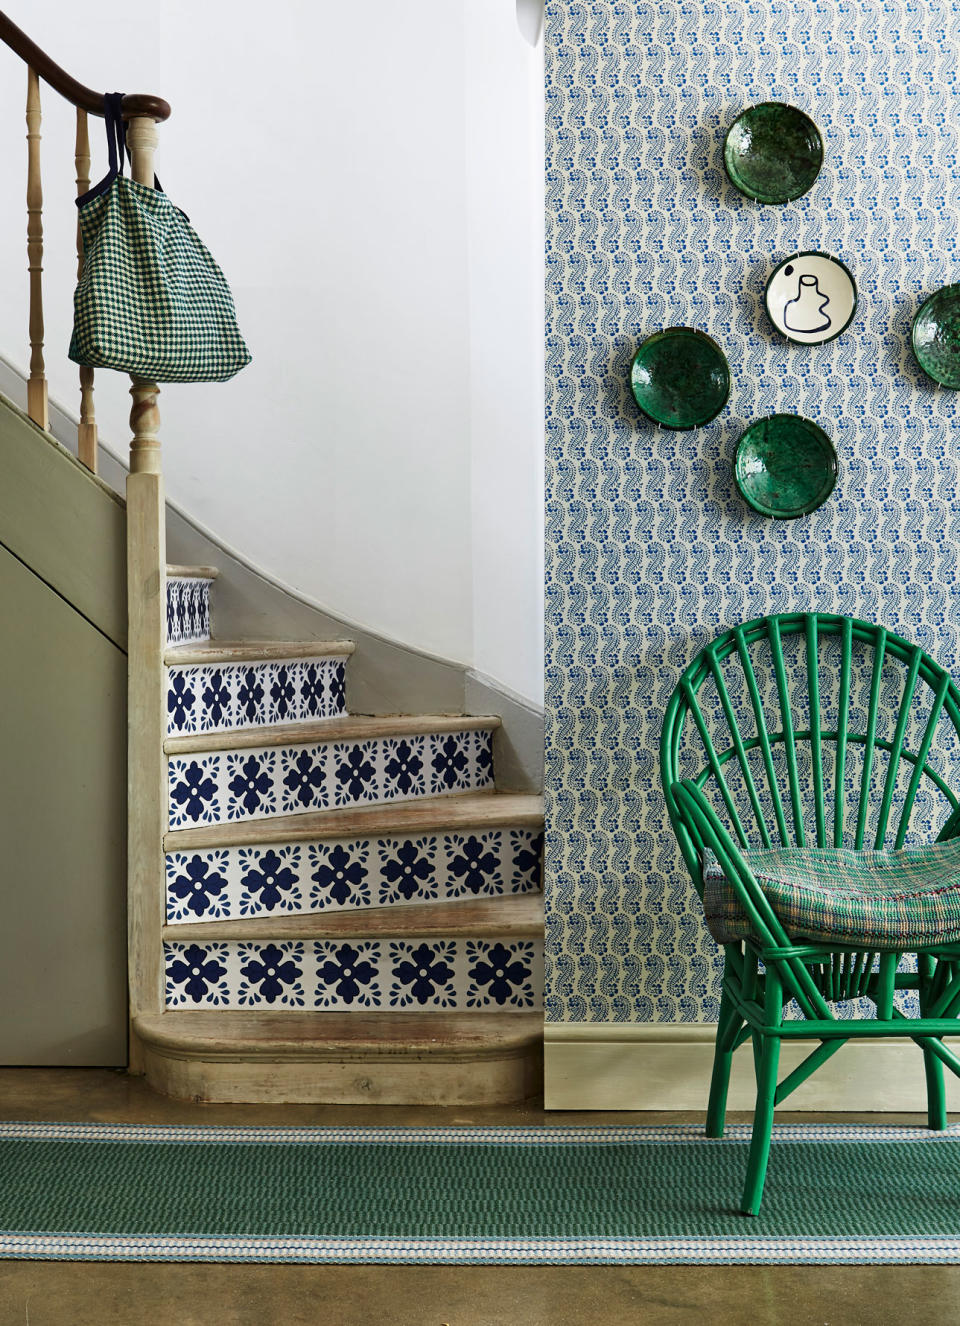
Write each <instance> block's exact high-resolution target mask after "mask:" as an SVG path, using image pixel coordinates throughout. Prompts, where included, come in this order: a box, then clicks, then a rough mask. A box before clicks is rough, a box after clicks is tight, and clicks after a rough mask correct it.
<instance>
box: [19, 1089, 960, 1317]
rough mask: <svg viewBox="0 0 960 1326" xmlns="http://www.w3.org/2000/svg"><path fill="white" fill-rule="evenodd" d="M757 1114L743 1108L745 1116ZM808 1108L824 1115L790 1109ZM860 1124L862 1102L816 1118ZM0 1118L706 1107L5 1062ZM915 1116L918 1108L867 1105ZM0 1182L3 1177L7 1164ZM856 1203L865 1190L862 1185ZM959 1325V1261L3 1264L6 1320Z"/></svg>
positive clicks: (501, 1117) (677, 1118)
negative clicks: (489, 1100)
mask: <svg viewBox="0 0 960 1326" xmlns="http://www.w3.org/2000/svg"><path fill="white" fill-rule="evenodd" d="M746 1117H748V1116H732V1117H731V1121H733V1120H734V1119H738V1120H742V1119H744V1118H746ZM780 1117H781V1118H782V1120H783V1121H784V1122H787V1121H789V1120H790V1119H791V1118H793V1119H797V1120H800V1121H803V1120H807V1121H810V1120H812V1119H813V1118H814V1117H815V1116H811V1115H809V1114H807V1115H789V1114H786V1113H785V1114H783V1115H782V1116H780ZM821 1117H822V1118H824V1119H832V1120H835V1121H837V1122H847V1123H849V1122H852V1121H854V1116H851V1115H830V1116H821ZM0 1118H3V1119H59V1120H64V1121H68V1120H69V1121H89V1122H104V1123H107V1122H109V1123H206V1124H217V1123H237V1124H375V1123H389V1124H414V1123H416V1124H423V1123H431V1124H432V1123H450V1124H463V1123H516V1124H524V1123H544V1122H545V1123H550V1124H557V1125H560V1124H564V1123H578V1122H585V1123H595V1124H601V1123H605V1124H612V1123H639V1122H644V1123H647V1122H649V1123H660V1122H671V1123H679V1122H692V1121H699V1120H700V1119H701V1118H702V1116H698V1115H678V1114H671V1115H653V1114H596V1113H594V1114H584V1115H577V1114H556V1113H551V1114H544V1113H543V1111H542V1110H541V1109H540V1108H539V1107H538V1104H537V1102H530V1103H529V1104H528V1105H526V1106H517V1107H511V1108H498V1109H475V1110H470V1109H463V1108H460V1109H449V1110H446V1109H416V1108H402V1107H383V1106H380V1107H378V1106H356V1107H343V1106H309V1105H288V1106H248V1105H193V1104H190V1103H188V1102H184V1101H171V1100H166V1099H164V1098H163V1097H161V1096H157V1095H155V1094H154V1093H153V1092H151V1091H149V1090H148V1089H147V1088H146V1087H145V1086H144V1084H143V1082H142V1081H140V1080H139V1079H135V1078H128V1077H127V1076H126V1075H125V1074H123V1073H116V1072H111V1071H106V1070H98V1069H33V1068H11V1069H0ZM856 1118H857V1119H859V1120H861V1121H863V1122H878V1123H879V1122H883V1123H893V1122H898V1121H901V1122H914V1121H916V1122H919V1118H915V1116H894V1115H883V1116H856ZM0 1181H2V1176H0ZM853 1199H854V1200H855V1195H853ZM661 1322H662V1323H664V1326H672V1324H673V1323H693V1324H694V1326H696V1324H698V1323H701V1322H702V1323H703V1326H717V1324H718V1323H724V1324H726V1323H730V1324H731V1326H741V1323H742V1324H743V1326H748V1324H749V1326H841V1324H842V1326H861V1323H862V1324H863V1326H867V1324H869V1326H886V1323H894V1322H896V1323H897V1326H914V1323H916V1326H921V1323H922V1326H960V1266H957V1267H954V1266H940V1267H928V1266H878V1267H867V1266H862V1267H823V1266H797V1267H791V1266H783V1267H750V1266H731V1267H725V1268H716V1267H705V1266H678V1267H642V1266H638V1267H602V1266H601V1267H580V1266H566V1267H564V1266H560V1267H533V1266H531V1267H526V1266H515V1267H496V1266H490V1267H482V1266H481V1267H442V1266H373V1267H353V1266H223V1265H183V1266H178V1265H175V1264H136V1263H115V1264H113V1263H106V1262H97V1263H92V1262H86V1263H82V1262H81V1263H68V1262H0V1326H8V1324H9V1326H13V1323H17V1324H18V1326H141V1323H143V1324H149V1326H168V1324H169V1326H174V1323H175V1324H176V1326H617V1324H618V1323H642V1324H644V1326H647V1324H649V1326H659V1323H661Z"/></svg>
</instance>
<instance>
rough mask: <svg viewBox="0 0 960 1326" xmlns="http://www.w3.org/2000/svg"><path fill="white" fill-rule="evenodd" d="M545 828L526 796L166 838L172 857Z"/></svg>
mask: <svg viewBox="0 0 960 1326" xmlns="http://www.w3.org/2000/svg"><path fill="white" fill-rule="evenodd" d="M542 826H543V798H542V797H539V796H532V795H527V794H525V793H511V792H494V791H492V790H491V791H489V792H464V793H456V794H453V795H450V796H437V797H418V798H416V799H415V800H412V801H401V802H399V803H395V802H385V803H383V804H382V805H370V806H363V807H362V808H359V809H354V808H351V807H346V808H344V809H341V810H314V811H308V812H307V813H305V814H303V815H281V816H274V817H272V818H271V819H268V820H240V821H239V822H237V823H232V824H208V825H201V826H199V827H198V828H195V829H172V830H171V831H170V832H169V833H167V834H166V835H165V838H164V846H165V848H166V850H167V851H168V852H176V851H190V850H192V849H195V848H201V847H232V846H241V847H242V846H247V845H254V844H255V845H258V846H259V845H260V844H266V843H288V842H313V841H315V840H322V839H325V838H362V837H365V836H367V835H377V836H380V835H383V834H409V833H423V832H429V831H432V830H440V829H478V830H483V829H485V828H505V827H510V828H515V829H527V828H531V829H539V828H542Z"/></svg>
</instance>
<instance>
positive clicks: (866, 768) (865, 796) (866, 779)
mask: <svg viewBox="0 0 960 1326" xmlns="http://www.w3.org/2000/svg"><path fill="white" fill-rule="evenodd" d="M886 652H887V633H886V631H885V630H884V628H883V627H882V626H881V627H879V628H878V629H877V638H876V643H875V645H874V655H873V676H872V678H871V680H870V708H869V710H868V712H867V731H866V735H865V737H864V746H863V773H862V775H861V779H860V802H859V805H858V807H857V834H856V838H855V840H854V844H853V845H854V847H855V849H856V850H857V851H858V852H859V851H861V850H862V848H863V836H864V832H865V831H866V826H867V808H868V806H869V805H870V785H871V782H872V781H873V757H874V754H875V752H876V748H877V716H878V714H879V712H880V675H881V673H882V672H883V660H884V657H885V655H886Z"/></svg>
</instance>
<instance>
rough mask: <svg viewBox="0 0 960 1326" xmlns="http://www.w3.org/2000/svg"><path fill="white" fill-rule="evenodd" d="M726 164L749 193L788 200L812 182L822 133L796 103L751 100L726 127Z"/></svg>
mask: <svg viewBox="0 0 960 1326" xmlns="http://www.w3.org/2000/svg"><path fill="white" fill-rule="evenodd" d="M723 164H724V166H725V167H726V170H727V174H728V175H729V176H730V182H731V184H733V186H734V188H736V189H739V190H740V192H741V193H742V194H744V195H745V196H746V197H747V198H755V199H756V201H757V202H759V203H789V202H792V200H793V199H794V198H799V197H800V196H801V194H804V193H806V192H807V190H808V189H810V188H812V187H813V182H814V180H815V179H816V178H817V176H818V175H819V173H820V167H821V166H822V165H823V139H822V138H821V137H820V130H819V129H818V128H817V126H816V125H815V124H814V122H813V120H811V118H810V116H809V115H805V114H804V113H803V111H802V110H797V108H796V106H788V105H787V104H786V103H785V102H782V101H764V102H761V103H760V105H759V106H749V107H748V108H747V109H746V110H745V111H743V112H742V113H741V114H740V115H738V116H737V118H736V119H735V120H734V122H733V124H731V126H730V128H729V129H728V130H727V136H726V139H725V140H724V144H723Z"/></svg>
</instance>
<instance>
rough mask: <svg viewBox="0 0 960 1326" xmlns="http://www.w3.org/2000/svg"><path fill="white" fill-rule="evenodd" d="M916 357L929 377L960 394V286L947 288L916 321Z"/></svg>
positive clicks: (922, 309)
mask: <svg viewBox="0 0 960 1326" xmlns="http://www.w3.org/2000/svg"><path fill="white" fill-rule="evenodd" d="M913 353H914V354H915V355H916V357H917V363H918V364H919V365H920V367H921V368H922V369H923V371H924V373H926V375H927V377H929V378H933V380H934V382H939V383H940V385H941V386H942V387H951V388H952V389H953V390H954V391H957V390H960V285H945V286H944V287H943V289H942V290H938V291H937V292H936V293H935V294H933V295H931V296H930V298H929V299H928V300H926V301H925V302H924V303H923V304H921V306H920V308H919V310H918V311H917V316H916V317H915V318H914V320H913Z"/></svg>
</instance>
